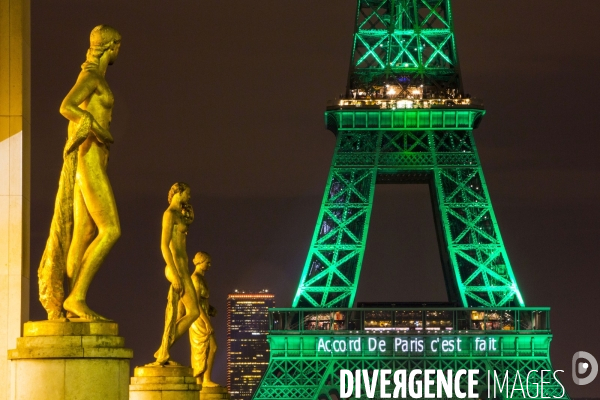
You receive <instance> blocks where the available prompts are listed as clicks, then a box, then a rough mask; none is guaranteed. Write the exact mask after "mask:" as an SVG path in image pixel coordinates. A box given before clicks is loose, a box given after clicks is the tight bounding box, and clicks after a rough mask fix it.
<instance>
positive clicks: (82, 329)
mask: <svg viewBox="0 0 600 400" xmlns="http://www.w3.org/2000/svg"><path fill="white" fill-rule="evenodd" d="M23 330H24V332H23V337H21V338H18V339H17V348H16V349H14V350H9V351H8V359H9V360H11V383H12V389H11V393H10V397H9V398H10V400H31V399H44V400H76V399H77V400H79V399H86V400H127V399H128V398H129V397H128V387H127V384H128V380H129V360H130V359H131V358H132V357H133V351H132V350H131V349H126V348H124V347H123V346H124V344H125V340H124V339H123V338H122V337H120V336H117V335H118V326H117V324H116V323H115V322H88V321H84V320H81V319H78V318H77V319H71V320H67V321H38V322H27V323H25V326H24V329H23Z"/></svg>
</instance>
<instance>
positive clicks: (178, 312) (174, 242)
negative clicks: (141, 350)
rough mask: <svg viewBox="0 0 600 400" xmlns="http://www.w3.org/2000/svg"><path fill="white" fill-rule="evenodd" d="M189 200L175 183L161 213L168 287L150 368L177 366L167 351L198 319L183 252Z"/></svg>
mask: <svg viewBox="0 0 600 400" xmlns="http://www.w3.org/2000/svg"><path fill="white" fill-rule="evenodd" d="M190 199H191V195H190V187H189V186H188V185H187V184H185V183H182V182H178V183H176V184H174V185H173V186H172V187H171V190H170V191H169V198H168V200H169V207H168V208H167V210H166V211H165V212H164V214H163V220H162V235H161V241H160V249H161V251H162V255H163V258H164V259H165V262H166V264H167V266H166V267H165V275H166V277H167V279H168V280H169V282H171V287H170V288H169V296H168V302H167V311H166V315H165V331H164V333H163V338H162V342H161V345H160V348H159V349H158V351H157V352H156V353H155V354H154V357H155V358H156V362H154V363H152V364H150V365H165V364H168V365H179V364H178V363H176V362H174V361H173V360H171V359H170V355H169V349H170V348H171V346H172V345H173V343H175V342H176V341H177V340H178V339H179V338H180V337H181V336H182V335H183V334H184V333H186V332H187V331H188V330H189V329H190V326H191V325H192V324H193V323H194V321H195V320H197V319H198V317H199V316H200V310H199V308H198V299H197V298H196V291H195V289H194V285H193V284H192V279H191V277H190V271H189V267H188V255H187V250H186V238H187V232H188V227H189V225H190V224H191V223H192V222H193V221H194V210H193V209H192V206H191V205H190V204H189V201H190Z"/></svg>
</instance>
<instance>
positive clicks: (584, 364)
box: [571, 351, 598, 385]
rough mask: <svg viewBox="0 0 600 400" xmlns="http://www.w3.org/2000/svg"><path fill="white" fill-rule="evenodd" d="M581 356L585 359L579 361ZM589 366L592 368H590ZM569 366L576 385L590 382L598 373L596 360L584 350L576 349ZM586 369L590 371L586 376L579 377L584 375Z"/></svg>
mask: <svg viewBox="0 0 600 400" xmlns="http://www.w3.org/2000/svg"><path fill="white" fill-rule="evenodd" d="M582 358H583V359H584V360H585V361H580V360H581V359H582ZM590 367H591V368H592V369H591V370H590ZM571 368H572V370H571V373H572V374H573V382H575V384H576V385H587V384H588V383H592V381H593V380H594V379H595V378H596V375H598V361H596V359H595V358H594V356H593V355H591V354H590V353H588V352H585V351H578V352H577V353H575V354H573V360H572V363H571ZM588 370H589V371H590V373H589V375H588V376H587V377H585V378H580V377H579V376H583V375H585V374H586V373H587V372H588Z"/></svg>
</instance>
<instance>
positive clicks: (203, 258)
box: [193, 251, 211, 271]
mask: <svg viewBox="0 0 600 400" xmlns="http://www.w3.org/2000/svg"><path fill="white" fill-rule="evenodd" d="M193 263H194V265H195V266H196V268H198V267H200V268H201V269H202V270H204V271H207V270H208V269H209V268H210V265H211V258H210V254H208V253H206V252H204V251H199V252H197V253H196V255H195V256H194V259H193Z"/></svg>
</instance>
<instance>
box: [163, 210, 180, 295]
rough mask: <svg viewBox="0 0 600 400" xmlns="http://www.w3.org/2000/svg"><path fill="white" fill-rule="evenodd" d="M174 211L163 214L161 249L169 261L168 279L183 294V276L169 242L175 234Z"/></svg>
mask: <svg viewBox="0 0 600 400" xmlns="http://www.w3.org/2000/svg"><path fill="white" fill-rule="evenodd" d="M173 225H174V221H173V213H172V212H171V211H170V210H167V211H165V213H164V215H163V221H162V234H161V237H160V250H161V252H162V255H163V258H164V259H165V262H166V263H167V273H166V275H167V279H168V280H169V282H171V285H173V289H175V291H176V292H177V293H179V294H183V285H182V284H181V278H180V277H179V271H178V270H177V266H176V265H175V260H173V253H171V248H170V247H169V244H170V243H171V238H172V236H173Z"/></svg>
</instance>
